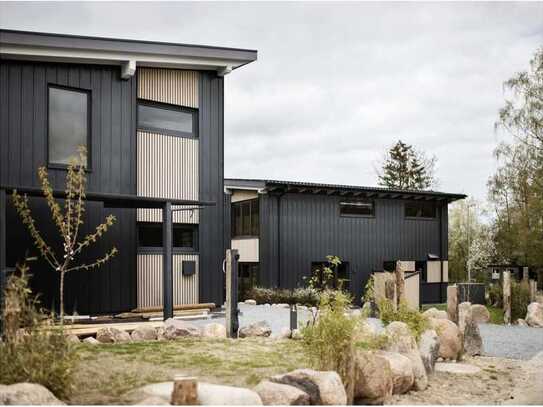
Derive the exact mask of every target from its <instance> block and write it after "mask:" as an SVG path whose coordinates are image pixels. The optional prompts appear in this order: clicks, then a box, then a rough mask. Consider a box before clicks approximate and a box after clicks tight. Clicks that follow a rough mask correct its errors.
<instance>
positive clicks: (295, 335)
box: [290, 329, 303, 340]
mask: <svg viewBox="0 0 543 407" xmlns="http://www.w3.org/2000/svg"><path fill="white" fill-rule="evenodd" d="M290 338H291V339H296V340H300V339H302V338H303V336H302V332H301V331H300V330H299V329H293V330H292V334H291V335H290Z"/></svg>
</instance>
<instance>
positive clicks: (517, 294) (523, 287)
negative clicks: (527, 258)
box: [511, 281, 530, 321]
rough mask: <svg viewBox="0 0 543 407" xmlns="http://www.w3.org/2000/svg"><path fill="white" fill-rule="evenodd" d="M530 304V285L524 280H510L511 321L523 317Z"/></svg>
mask: <svg viewBox="0 0 543 407" xmlns="http://www.w3.org/2000/svg"><path fill="white" fill-rule="evenodd" d="M528 305H530V286H529V285H528V283H526V282H520V283H519V282H516V281H511V321H516V320H517V319H519V318H525V317H526V313H527V312H528Z"/></svg>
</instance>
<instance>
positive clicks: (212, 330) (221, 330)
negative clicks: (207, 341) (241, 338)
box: [202, 322, 226, 338]
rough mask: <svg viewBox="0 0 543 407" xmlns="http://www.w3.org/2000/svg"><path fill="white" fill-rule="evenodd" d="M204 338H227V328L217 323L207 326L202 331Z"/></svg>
mask: <svg viewBox="0 0 543 407" xmlns="http://www.w3.org/2000/svg"><path fill="white" fill-rule="evenodd" d="M202 336H203V337H206V338H226V327H225V326H224V325H223V324H218V323H216V322H214V323H211V324H207V325H205V326H204V327H203V329H202Z"/></svg>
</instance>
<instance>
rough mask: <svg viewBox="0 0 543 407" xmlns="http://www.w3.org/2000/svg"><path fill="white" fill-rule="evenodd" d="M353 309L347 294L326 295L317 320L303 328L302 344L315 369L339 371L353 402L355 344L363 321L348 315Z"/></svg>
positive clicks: (321, 302) (331, 293)
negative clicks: (350, 309)
mask: <svg viewBox="0 0 543 407" xmlns="http://www.w3.org/2000/svg"><path fill="white" fill-rule="evenodd" d="M350 305H351V299H350V297H349V296H348V295H347V294H345V293H343V292H341V291H324V292H323V293H322V295H321V299H320V304H319V314H318V318H317V319H315V320H314V321H313V322H312V323H310V324H309V325H308V326H307V327H305V328H302V336H303V341H302V343H303V348H304V351H305V353H306V354H307V355H308V357H309V359H310V362H311V364H312V365H313V367H314V368H315V369H318V370H334V371H336V372H337V373H338V374H339V375H340V376H341V379H342V380H343V384H344V385H345V389H346V391H347V394H348V395H351V398H352V388H353V370H354V352H355V341H356V336H357V333H358V330H359V327H360V318H356V317H351V316H349V315H348V311H349V308H350Z"/></svg>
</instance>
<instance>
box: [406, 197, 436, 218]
mask: <svg viewBox="0 0 543 407" xmlns="http://www.w3.org/2000/svg"><path fill="white" fill-rule="evenodd" d="M436 209H437V208H436V203H435V202H432V201H411V202H406V203H405V216H406V217H407V218H435V217H436V212H437V211H436Z"/></svg>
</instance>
